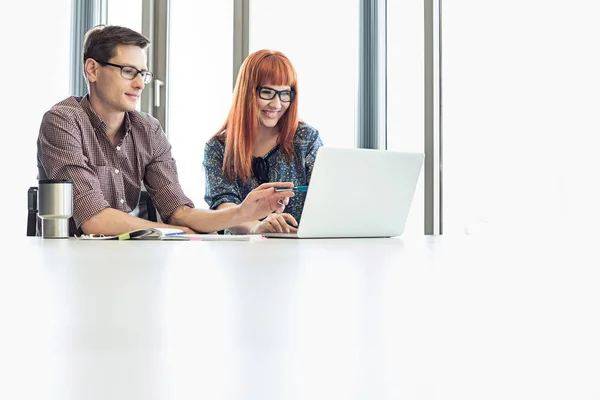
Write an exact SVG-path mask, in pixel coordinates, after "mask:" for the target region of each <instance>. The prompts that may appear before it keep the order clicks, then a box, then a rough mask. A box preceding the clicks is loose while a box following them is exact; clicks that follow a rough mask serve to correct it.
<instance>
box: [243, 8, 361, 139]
mask: <svg viewBox="0 0 600 400" xmlns="http://www.w3.org/2000/svg"><path fill="white" fill-rule="evenodd" d="M340 9H343V12H340ZM358 9H359V7H358V0H348V1H343V2H341V1H322V0H303V1H301V2H299V1H296V0H252V1H251V2H250V53H252V52H254V51H256V50H260V49H271V50H279V51H281V52H283V53H284V54H285V55H286V56H288V57H289V59H290V60H291V61H292V63H293V64H294V67H295V68H296V72H297V73H298V82H299V85H298V86H299V88H300V92H301V100H300V103H299V105H298V107H299V114H300V118H301V119H303V120H304V121H305V122H306V123H308V124H309V125H312V126H314V127H315V128H316V129H317V130H318V131H319V133H320V135H321V138H322V140H323V143H324V145H326V146H335V147H354V146H355V144H354V143H355V139H354V138H355V109H356V90H357V89H356V82H357V76H358ZM315 10H318V12H315Z"/></svg>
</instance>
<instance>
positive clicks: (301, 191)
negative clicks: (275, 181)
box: [275, 186, 308, 193]
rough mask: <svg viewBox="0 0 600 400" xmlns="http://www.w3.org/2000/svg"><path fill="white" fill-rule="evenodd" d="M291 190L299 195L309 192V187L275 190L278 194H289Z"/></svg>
mask: <svg viewBox="0 0 600 400" xmlns="http://www.w3.org/2000/svg"><path fill="white" fill-rule="evenodd" d="M288 190H291V191H292V192H297V193H306V192H307V191H308V186H294V187H291V188H290V187H286V188H275V191H276V192H287V191H288Z"/></svg>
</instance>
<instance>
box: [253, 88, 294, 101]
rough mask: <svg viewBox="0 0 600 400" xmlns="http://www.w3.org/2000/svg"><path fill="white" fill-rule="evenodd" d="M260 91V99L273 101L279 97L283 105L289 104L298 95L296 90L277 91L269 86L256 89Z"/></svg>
mask: <svg viewBox="0 0 600 400" xmlns="http://www.w3.org/2000/svg"><path fill="white" fill-rule="evenodd" d="M256 90H257V91H258V97H260V98H261V99H263V100H273V99H274V98H275V96H277V95H279V100H281V102H282V103H289V102H290V101H292V100H294V96H295V95H296V91H295V90H275V89H273V88H270V87H268V86H259V87H258V88H256Z"/></svg>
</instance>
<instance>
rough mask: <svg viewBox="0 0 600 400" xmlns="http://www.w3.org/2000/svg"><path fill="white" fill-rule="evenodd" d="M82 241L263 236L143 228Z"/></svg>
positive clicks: (88, 236)
mask: <svg viewBox="0 0 600 400" xmlns="http://www.w3.org/2000/svg"><path fill="white" fill-rule="evenodd" d="M79 239H81V240H203V241H250V242H252V241H258V240H261V239H264V237H263V236H262V235H218V234H207V233H197V234H190V233H186V232H185V231H183V230H181V229H176V228H143V229H135V230H133V231H130V232H126V233H123V234H121V235H114V236H108V235H81V236H80V237H79Z"/></svg>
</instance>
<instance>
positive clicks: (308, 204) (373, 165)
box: [264, 146, 424, 239]
mask: <svg viewBox="0 0 600 400" xmlns="http://www.w3.org/2000/svg"><path fill="white" fill-rule="evenodd" d="M423 160H424V154H423V153H411V152H395V151H390V150H371V149H342V148H335V147H327V146H324V147H321V148H320V149H319V152H318V153H317V157H316V160H315V165H314V168H313V172H312V176H311V180H310V184H309V186H308V190H307V193H306V199H305V202H304V209H303V211H302V218H301V221H300V224H299V226H298V232H296V233H265V234H264V236H266V237H278V238H292V239H295V238H298V239H303V238H366V237H392V236H400V235H402V234H403V233H404V227H405V225H406V220H407V217H408V215H409V211H410V206H411V203H412V200H413V197H414V194H415V189H416V187H417V182H418V180H419V176H420V174H421V170H422V167H423Z"/></svg>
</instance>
